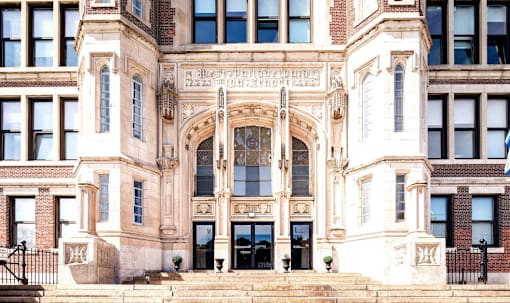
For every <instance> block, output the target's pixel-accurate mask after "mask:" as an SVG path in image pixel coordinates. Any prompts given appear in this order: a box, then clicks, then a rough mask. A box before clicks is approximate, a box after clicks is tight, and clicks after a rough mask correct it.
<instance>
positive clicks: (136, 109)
mask: <svg viewBox="0 0 510 303" xmlns="http://www.w3.org/2000/svg"><path fill="white" fill-rule="evenodd" d="M142 93H143V92H142V80H141V79H140V77H138V76H134V77H133V137H135V138H138V139H140V140H141V139H142Z"/></svg>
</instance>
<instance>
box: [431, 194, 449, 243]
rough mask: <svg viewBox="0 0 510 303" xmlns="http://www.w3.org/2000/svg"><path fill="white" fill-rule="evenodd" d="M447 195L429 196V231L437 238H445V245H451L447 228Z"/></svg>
mask: <svg viewBox="0 0 510 303" xmlns="http://www.w3.org/2000/svg"><path fill="white" fill-rule="evenodd" d="M449 200H450V199H449V197H448V196H432V197H431V198H430V233H431V234H432V235H433V236H434V237H437V238H445V239H446V246H451V245H450V244H451V243H450V242H449V240H450V239H449V238H450V237H449V230H448V226H449V224H448V217H449V215H448V207H449Z"/></svg>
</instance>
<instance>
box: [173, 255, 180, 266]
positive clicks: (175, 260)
mask: <svg viewBox="0 0 510 303" xmlns="http://www.w3.org/2000/svg"><path fill="white" fill-rule="evenodd" d="M172 262H174V264H180V263H181V262H182V257H181V256H173V257H172Z"/></svg>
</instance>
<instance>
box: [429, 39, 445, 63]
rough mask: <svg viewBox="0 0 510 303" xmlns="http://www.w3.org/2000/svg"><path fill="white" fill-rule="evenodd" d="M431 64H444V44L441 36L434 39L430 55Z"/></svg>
mask: <svg viewBox="0 0 510 303" xmlns="http://www.w3.org/2000/svg"><path fill="white" fill-rule="evenodd" d="M428 61H429V64H442V63H444V62H443V45H442V40H441V39H440V38H433V39H432V48H431V49H430V53H429V56H428Z"/></svg>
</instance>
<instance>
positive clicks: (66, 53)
mask: <svg viewBox="0 0 510 303" xmlns="http://www.w3.org/2000/svg"><path fill="white" fill-rule="evenodd" d="M62 14H63V20H64V30H63V31H62V45H61V52H62V56H61V57H62V62H61V65H63V66H77V65H78V55H77V54H76V50H75V49H74V36H75V34H76V29H77V27H78V21H79V20H80V16H79V12H78V8H77V7H65V8H64V9H63V10H62Z"/></svg>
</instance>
